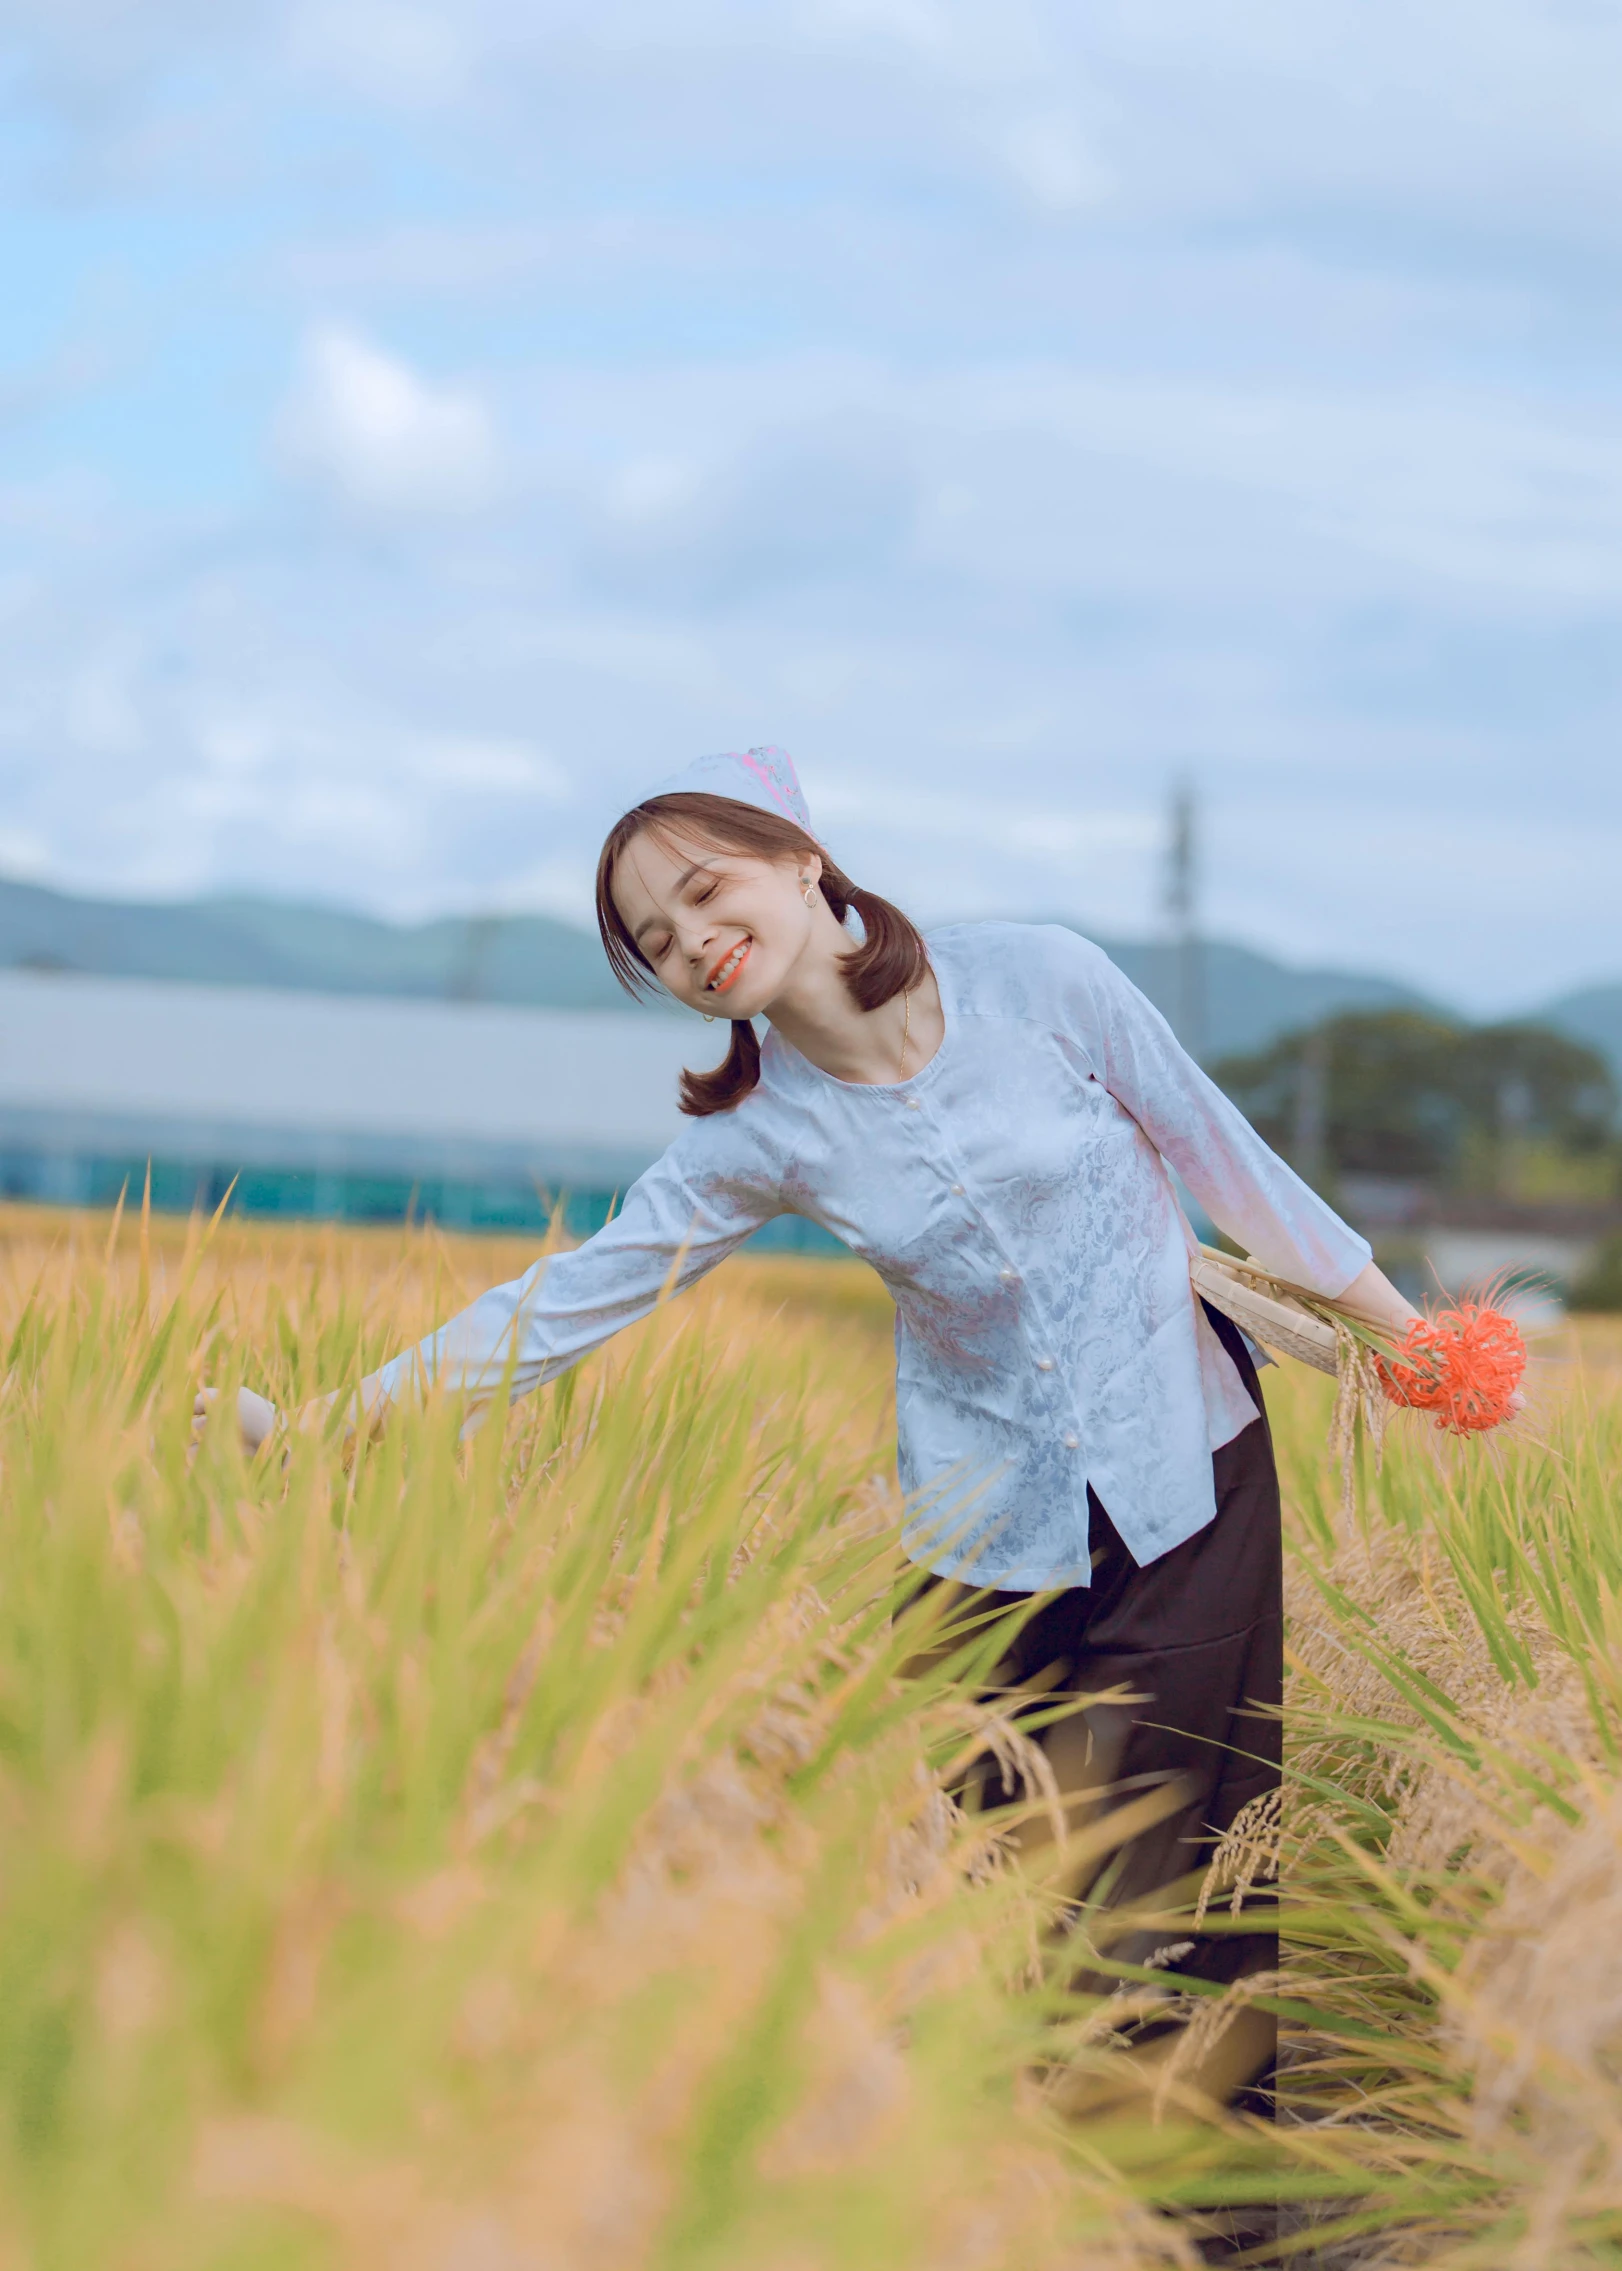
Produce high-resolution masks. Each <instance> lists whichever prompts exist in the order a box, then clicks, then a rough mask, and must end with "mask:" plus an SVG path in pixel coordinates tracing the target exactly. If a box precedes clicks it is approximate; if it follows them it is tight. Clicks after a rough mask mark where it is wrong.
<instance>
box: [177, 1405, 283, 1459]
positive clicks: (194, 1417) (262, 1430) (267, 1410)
mask: <svg viewBox="0 0 1622 2271" xmlns="http://www.w3.org/2000/svg"><path fill="white" fill-rule="evenodd" d="M219 1400H220V1391H219V1389H218V1388H199V1389H198V1391H197V1399H196V1401H195V1402H194V1403H193V1405H192V1408H191V1433H192V1441H193V1443H194V1444H195V1443H198V1442H200V1441H201V1440H202V1435H203V1430H204V1428H205V1427H206V1426H207V1425H208V1423H209V1420H210V1419H211V1418H212V1416H213V1412H214V1406H215V1405H216V1404H217V1403H218V1402H219ZM280 1418H281V1414H280V1413H279V1412H278V1411H277V1409H276V1406H275V1405H274V1404H273V1403H272V1402H271V1401H270V1399H269V1398H268V1397H266V1396H256V1395H255V1394H254V1392H253V1390H252V1389H251V1388H239V1389H238V1390H237V1434H238V1436H239V1437H240V1438H241V1442H242V1448H243V1450H244V1451H245V1452H246V1453H247V1454H248V1457H249V1458H250V1459H251V1458H252V1457H253V1455H254V1453H255V1452H256V1451H258V1450H260V1449H261V1448H262V1447H263V1445H264V1443H265V1441H266V1439H267V1438H268V1437H269V1436H270V1435H271V1434H273V1433H274V1432H275V1428H276V1425H277V1422H278V1421H279V1420H280Z"/></svg>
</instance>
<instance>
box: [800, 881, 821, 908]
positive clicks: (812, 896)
mask: <svg viewBox="0 0 1622 2271" xmlns="http://www.w3.org/2000/svg"><path fill="white" fill-rule="evenodd" d="M803 881H804V883H805V889H804V890H803V891H802V892H801V894H800V896H801V898H802V899H803V900H804V901H805V903H806V905H807V906H808V907H814V906H815V905H816V903H817V887H816V885H815V884H814V883H813V882H812V880H811V878H810V877H809V876H806V877H804V878H803Z"/></svg>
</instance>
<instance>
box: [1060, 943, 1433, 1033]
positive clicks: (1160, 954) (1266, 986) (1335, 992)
mask: <svg viewBox="0 0 1622 2271" xmlns="http://www.w3.org/2000/svg"><path fill="white" fill-rule="evenodd" d="M1075 927H1076V926H1075V925H1071V928H1072V929H1074V928H1075ZM1097 943H1098V944H1099V945H1100V946H1101V947H1103V949H1104V951H1105V953H1106V954H1108V956H1109V957H1110V959H1111V961H1112V962H1115V963H1116V964H1118V965H1119V967H1120V968H1121V969H1122V970H1124V971H1125V972H1126V974H1127V976H1128V977H1129V978H1130V979H1131V980H1132V983H1133V984H1134V985H1135V986H1139V987H1141V988H1142V990H1143V991H1144V992H1145V993H1146V994H1147V995H1148V996H1149V999H1150V1000H1151V1001H1152V1002H1153V1003H1154V1004H1155V1006H1156V1008H1157V1009H1160V1010H1163V1011H1164V1012H1165V1014H1166V1015H1167V1016H1168V1017H1173V1019H1174V1021H1175V1010H1174V1004H1175V1003H1176V1001H1177V997H1178V984H1177V970H1176V961H1175V952H1174V949H1172V948H1171V947H1169V946H1157V945H1152V944H1145V943H1144V942H1143V941H1141V940H1131V939H1119V938H1100V939H1099V940H1098V942H1097ZM1201 960H1202V963H1203V970H1202V973H1201V992H1202V994H1203V997H1204V1000H1203V1014H1202V1016H1201V1020H1200V1023H1201V1039H1200V1052H1199V1053H1200V1055H1201V1057H1202V1058H1204V1060H1205V1061H1206V1062H1207V1063H1208V1064H1212V1063H1215V1061H1216V1060H1217V1058H1219V1057H1229V1056H1238V1055H1243V1054H1248V1053H1249V1052H1250V1051H1251V1050H1253V1049H1264V1048H1266V1046H1267V1045H1268V1043H1269V1042H1270V1041H1274V1040H1276V1039H1277V1038H1278V1036H1279V1035H1280V1034H1281V1033H1289V1032H1293V1031H1294V1030H1296V1029H1297V1028H1298V1027H1300V1026H1303V1025H1315V1024H1316V1023H1317V1021H1318V1020H1319V1018H1321V1017H1328V1016H1330V1015H1332V1014H1333V1012H1334V1011H1336V1010H1341V1009H1435V1008H1436V1006H1437V1005H1436V1003H1435V1002H1434V1001H1431V1000H1428V999H1427V998H1426V997H1425V995H1423V994H1420V993H1416V992H1415V990H1414V989H1413V987H1411V986H1403V985H1399V984H1398V983H1397V982H1396V980H1395V979H1392V978H1375V977H1370V976H1369V975H1368V973H1367V972H1366V971H1359V970H1334V969H1329V970H1298V969H1295V968H1293V967H1292V966H1291V965H1290V964H1288V963H1285V962H1275V961H1274V960H1273V959H1272V957H1271V955H1267V954H1258V953H1257V952H1256V951H1255V950H1254V949H1253V948H1252V947H1248V946H1234V945H1232V944H1231V943H1230V942H1229V941H1228V940H1226V939H1220V938H1218V939H1210V940H1208V941H1207V942H1206V944H1205V947H1204V950H1203V953H1202V956H1201ZM1443 1014H1444V1015H1445V1014H1446V1012H1445V1011H1444V1012H1443Z"/></svg>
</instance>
